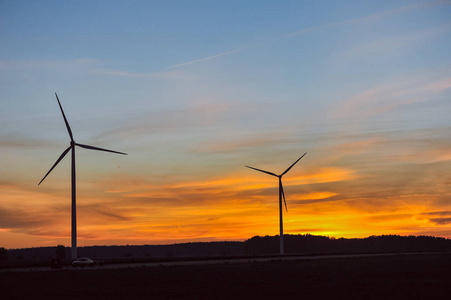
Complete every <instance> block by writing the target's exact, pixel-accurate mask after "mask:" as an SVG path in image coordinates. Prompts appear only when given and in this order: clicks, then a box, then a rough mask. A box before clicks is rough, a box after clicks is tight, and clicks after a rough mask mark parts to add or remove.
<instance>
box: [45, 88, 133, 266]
mask: <svg viewBox="0 0 451 300" xmlns="http://www.w3.org/2000/svg"><path fill="white" fill-rule="evenodd" d="M55 96H56V100H57V101H58V105H59V107H60V109H61V113H62V114H63V118H64V122H65V123H66V127H67V132H69V137H70V146H69V147H68V148H67V149H66V150H64V152H63V154H61V156H60V157H59V158H58V160H57V161H56V163H55V164H54V165H53V166H52V167H51V168H50V170H49V171H48V172H47V174H45V176H44V178H42V180H41V181H40V182H39V183H38V185H40V184H41V182H43V181H44V179H45V178H46V177H47V175H49V174H50V172H52V170H53V169H54V168H55V167H56V165H57V164H58V163H59V162H60V161H61V160H62V159H63V158H64V156H66V154H67V152H69V151H70V150H72V247H71V256H72V259H75V258H77V206H76V201H75V190H76V189H75V146H79V147H82V148H85V149H90V150H99V151H106V152H112V153H118V154H124V155H127V153H123V152H117V151H112V150H108V149H102V148H97V147H93V146H89V145H83V144H79V143H76V142H75V140H74V137H73V135H72V130H70V126H69V123H68V122H67V119H66V115H65V114H64V111H63V107H62V106H61V103H60V100H59V99H58V95H57V94H56V93H55Z"/></svg>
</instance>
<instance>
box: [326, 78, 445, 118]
mask: <svg viewBox="0 0 451 300" xmlns="http://www.w3.org/2000/svg"><path fill="white" fill-rule="evenodd" d="M449 88H451V77H446V78H438V79H437V78H425V77H424V76H419V77H412V78H408V79H404V80H400V81H395V82H389V83H386V84H383V85H380V86H377V87H373V88H371V89H369V90H366V91H364V92H362V93H360V94H358V95H356V96H354V97H352V98H349V99H346V100H344V101H341V102H339V103H338V104H333V106H334V108H333V110H332V111H334V113H333V116H334V117H336V118H355V117H357V118H359V119H361V118H365V117H369V116H372V115H377V114H382V113H386V112H389V111H391V110H394V109H396V108H399V107H400V106H402V105H408V104H414V103H420V102H425V101H430V100H432V99H434V97H435V96H437V95H438V94H440V93H442V92H444V91H445V90H448V89H449Z"/></svg>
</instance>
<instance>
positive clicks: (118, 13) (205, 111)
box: [0, 1, 451, 247]
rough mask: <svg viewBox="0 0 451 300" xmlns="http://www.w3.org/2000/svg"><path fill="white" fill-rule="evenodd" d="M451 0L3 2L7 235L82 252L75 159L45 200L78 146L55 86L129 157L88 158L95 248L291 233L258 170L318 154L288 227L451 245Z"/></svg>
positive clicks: (302, 174) (85, 206)
mask: <svg viewBox="0 0 451 300" xmlns="http://www.w3.org/2000/svg"><path fill="white" fill-rule="evenodd" d="M450 4H451V2H450V1H277V2H276V1H127V2H125V1H94V2H93V1H67V2H61V1H40V2H36V1H2V2H1V3H0V8H1V9H0V44H1V46H0V85H1V87H2V88H1V89H0V103H1V107H2V110H1V111H0V141H1V142H0V151H1V153H2V155H1V158H0V163H1V171H0V186H1V187H2V188H1V190H2V194H3V195H1V196H0V199H1V200H0V214H1V215H2V216H3V220H4V221H2V222H1V223H0V237H3V240H4V241H5V245H6V246H7V247H20V246H31V245H43V244H56V243H67V241H68V237H69V234H67V232H68V230H69V223H68V222H67V217H68V215H69V213H70V211H69V208H68V207H69V205H70V204H69V202H70V198H69V197H70V194H69V193H70V191H69V189H68V187H69V184H70V170H69V167H70V166H69V159H67V158H66V159H65V160H64V161H63V162H62V163H61V165H59V166H58V167H57V168H56V169H55V170H54V172H52V174H51V175H50V176H49V177H48V178H47V179H46V181H45V182H44V185H41V186H39V188H38V187H37V186H36V184H37V183H38V182H39V180H40V179H41V178H42V176H43V175H45V173H46V172H47V171H48V169H49V168H50V167H51V166H52V164H53V163H54V162H55V161H56V159H57V158H58V156H59V155H60V154H61V152H62V151H63V150H64V149H65V148H66V147H67V146H68V142H69V137H68V136H67V132H66V131H65V127H64V123H63V120H62V117H61V115H60V112H59V109H58V106H57V103H56V99H55V97H54V92H57V93H58V95H59V97H60V100H61V102H62V105H63V108H64V110H65V112H66V115H67V117H68V120H69V123H70V124H71V127H72V130H73V132H74V136H75V139H76V140H77V141H79V142H80V143H84V144H90V145H94V146H98V147H103V148H109V149H113V150H118V151H124V152H127V153H129V155H128V156H127V157H122V156H115V155H112V154H105V153H94V152H90V151H88V150H83V149H81V150H77V172H78V173H77V180H78V181H77V183H78V187H79V209H80V214H79V218H81V219H80V222H79V226H80V230H79V231H80V242H81V244H82V245H83V244H93V243H100V244H114V243H164V242H173V241H186V240H218V239H219V240H221V239H244V238H248V237H251V236H252V235H256V234H260V235H263V234H277V222H278V220H277V213H276V212H277V200H276V198H277V192H274V188H273V187H271V183H270V182H268V186H266V185H265V186H264V187H262V186H258V184H256V182H259V180H263V181H264V180H266V178H262V177H261V176H260V174H253V173H249V170H247V169H245V168H243V166H244V165H253V166H256V167H261V168H266V169H270V170H272V171H274V172H279V171H283V170H284V169H285V168H286V167H287V166H288V165H290V164H291V163H292V161H294V160H296V159H297V158H298V157H299V156H300V155H301V154H302V153H304V152H308V155H307V156H306V157H305V158H304V159H303V160H302V161H301V162H302V164H300V165H299V166H296V168H294V169H293V171H292V172H293V175H292V176H293V178H297V179H296V180H294V179H293V180H294V181H293V182H291V183H290V184H289V187H287V188H286V193H287V195H290V197H289V199H288V200H287V201H288V202H287V203H288V206H289V207H290V198H291V199H292V200H291V201H292V202H291V206H292V210H291V211H290V213H288V214H287V215H286V218H287V219H286V220H287V223H288V225H287V230H288V231H289V232H291V233H306V232H310V233H318V234H325V235H332V236H366V235H371V234H383V233H401V234H402V233H405V234H433V235H440V236H447V237H451V227H450V226H451V212H450V211H451V204H449V200H450V199H451V198H450V197H451V191H450V183H449V182H450V180H451V178H450V177H449V174H448V173H449V167H450V160H451V157H450V155H449V153H451V145H450V142H449V140H451V136H450V132H451V131H450V127H451V122H450V118H449V112H450V109H451V106H450V95H451V94H450V87H451V57H450V55H449V53H451V42H450V41H451V34H450V33H451V30H450V29H451V21H450V20H451V18H450V16H451V5H450ZM446 170H448V172H447V171H446ZM325 178H329V179H325ZM287 179H288V178H287ZM225 182H230V185H228V184H225ZM237 182H241V183H242V185H243V186H241V184H238V183H237ZM254 183H255V184H254ZM215 184H218V187H217V188H215ZM276 184H277V183H275V185H276ZM207 186H208V188H207ZM244 186H247V187H248V188H245V187H244ZM226 187H227V188H226ZM66 198H67V199H66ZM17 203H20V205H18V204H17ZM272 205H274V207H273V206H272ZM293 206H294V207H293ZM239 207H241V208H240V209H238V208H239ZM55 210H56V211H58V217H57V218H55V221H54V222H49V221H48V218H49V217H46V216H54V214H52V212H54V211H55ZM237 210H238V211H237ZM83 212H84V215H85V217H83ZM188 212H189V213H188ZM194 212H195V213H194ZM272 212H274V215H273V216H272V215H271V213H272ZM318 212H321V213H318ZM434 214H435V215H434ZM88 215H89V217H88ZM250 216H255V219H252V222H251V221H249V222H244V221H243V220H245V219H246V218H247V217H250ZM337 216H340V217H339V218H337ZM346 216H348V217H346ZM431 216H432V217H431ZM46 219H47V220H46ZM374 219H377V220H380V221H378V222H380V223H377V222H376V223H375V225H374V226H373V227H371V226H369V227H367V225H365V226H361V224H362V223H368V220H374ZM30 220H32V221H30ZM93 220H101V221H99V224H100V223H102V222H103V223H105V222H107V223H108V224H110V226H111V228H114V230H115V232H117V235H118V237H117V238H113V237H108V238H106V237H105V236H111V235H112V234H111V232H110V231H108V230H109V229H108V228H106V229H105V228H103V227H102V226H101V225H99V224H97V223H96V222H95V221H93ZM209 220H210V221H209ZM65 222H66V223H65ZM174 224H177V225H174ZM265 224H271V226H269V227H268V228H266V227H265ZM395 224H396V225H395ZM174 226H175V227H174ZM182 227H183V228H184V229H183V230H182V229H180V228H182ZM224 227H227V228H230V230H228V231H227V232H224V231H221V230H219V228H224ZM360 227H361V230H356V228H360ZM56 228H58V229H56ZM174 228H177V230H179V231H177V232H176V233H174ZM94 232H95V233H97V234H94ZM101 237H103V238H101ZM130 237H131V238H130ZM24 241H27V242H24ZM0 246H1V245H0Z"/></svg>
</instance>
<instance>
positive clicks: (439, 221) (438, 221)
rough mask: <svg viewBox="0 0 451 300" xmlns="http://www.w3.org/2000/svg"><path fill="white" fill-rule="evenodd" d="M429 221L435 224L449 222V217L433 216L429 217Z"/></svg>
mask: <svg viewBox="0 0 451 300" xmlns="http://www.w3.org/2000/svg"><path fill="white" fill-rule="evenodd" d="M429 221H431V222H433V223H435V224H437V225H447V224H451V218H433V219H429Z"/></svg>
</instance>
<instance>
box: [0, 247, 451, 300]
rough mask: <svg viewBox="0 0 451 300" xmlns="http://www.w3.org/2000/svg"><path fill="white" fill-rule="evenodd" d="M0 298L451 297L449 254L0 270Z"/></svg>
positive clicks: (450, 260)
mask: <svg viewBox="0 0 451 300" xmlns="http://www.w3.org/2000/svg"><path fill="white" fill-rule="evenodd" d="M0 285H1V292H2V295H0V296H1V298H2V299H384V300H385V299H450V298H451V253H449V254H409V255H407V254H406V255H405V254H398V255H390V256H381V257H358V258H329V259H315V260H299V261H272V262H266V263H243V264H227V263H223V264H217V265H190V266H170V267H163V266H160V267H135V268H122V269H95V270H92V269H89V268H87V269H84V270H82V269H78V270H54V271H46V272H36V271H34V272H33V271H30V272H3V273H0Z"/></svg>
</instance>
